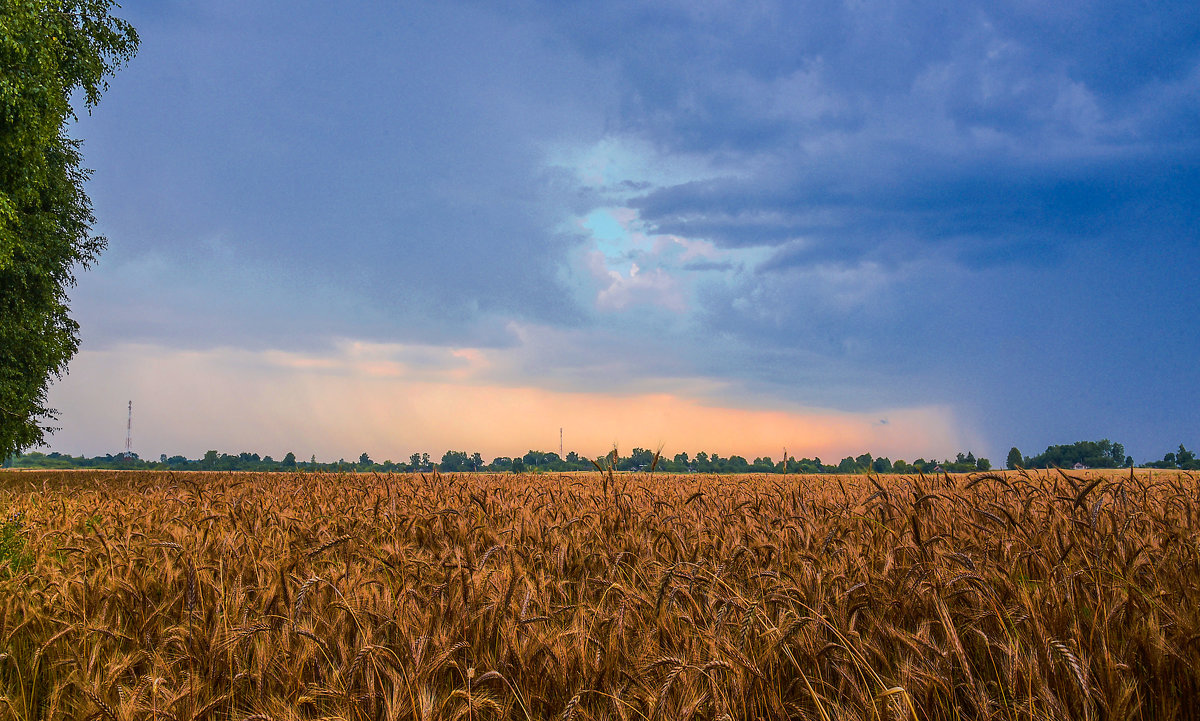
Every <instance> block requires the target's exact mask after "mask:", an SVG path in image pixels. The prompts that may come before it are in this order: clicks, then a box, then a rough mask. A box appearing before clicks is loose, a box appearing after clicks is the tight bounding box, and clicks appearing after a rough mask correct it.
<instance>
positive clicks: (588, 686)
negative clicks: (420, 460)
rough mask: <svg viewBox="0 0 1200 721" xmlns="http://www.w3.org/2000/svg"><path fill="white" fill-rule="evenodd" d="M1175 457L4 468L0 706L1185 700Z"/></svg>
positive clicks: (367, 709) (138, 714) (1189, 651)
mask: <svg viewBox="0 0 1200 721" xmlns="http://www.w3.org/2000/svg"><path fill="white" fill-rule="evenodd" d="M1198 500H1200V494H1198V488H1197V484H1196V479H1195V478H1194V477H1192V476H1190V475H1188V474H1186V473H1171V472H1162V471H1155V472H1153V474H1150V473H1147V472H1146V471H1140V470H1139V471H1137V472H1130V471H1125V472H1122V473H1113V472H1094V471H1084V472H1058V471H1056V472H1050V473H1044V472H1041V473H1036V474H1035V473H1032V472H1028V473H1027V472H1017V473H1014V472H1009V473H1003V474H1001V473H985V474H972V475H963V476H954V475H950V476H946V475H941V476H936V477H933V476H930V477H922V476H918V477H914V476H880V477H865V476H859V477H846V476H784V475H762V476H697V475H686V476H684V475H663V474H649V473H638V474H612V473H606V474H600V473H590V474H561V475H542V474H538V475H533V474H529V475H484V474H478V475H439V474H436V473H435V474H433V475H396V476H379V475H374V474H367V475H353V474H339V475H317V474H313V475H302V474H298V475H283V474H231V473H225V474H200V473H185V474H169V473H121V472H111V471H109V472H91V473H88V472H7V473H3V474H0V514H2V515H0V518H3V519H4V520H3V524H4V525H3V526H2V528H3V535H0V718H2V719H15V720H21V721H25V720H28V719H107V720H109V721H124V720H126V719H148V720H153V719H167V720H169V721H188V720H193V719H212V720H214V721H225V720H239V721H249V720H251V719H261V720H266V719H278V720H280V721H282V720H283V719H345V720H347V721H358V720H364V721H365V720H372V721H374V720H382V719H414V720H417V719H419V720H422V721H428V720H432V719H467V720H468V721H476V720H480V721H482V720H484V719H516V720H524V719H561V720H562V721H571V720H572V719H580V720H582V719H614V720H617V719H619V720H621V721H632V720H635V719H640V720H649V721H658V720H659V719H713V720H716V719H731V720H732V719H819V720H821V721H832V720H834V719H1166V718H1189V717H1198V716H1200V712H1198V711H1197V710H1196V706H1195V704H1197V701H1196V699H1197V697H1198V696H1200V676H1198V673H1197V668H1198V665H1200V532H1198V529H1197V527H1196V522H1197V520H1200V504H1198Z"/></svg>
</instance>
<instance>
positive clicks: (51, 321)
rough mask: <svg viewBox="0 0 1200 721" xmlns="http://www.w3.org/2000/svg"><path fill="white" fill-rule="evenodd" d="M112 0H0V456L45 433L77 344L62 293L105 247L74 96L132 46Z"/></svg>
mask: <svg viewBox="0 0 1200 721" xmlns="http://www.w3.org/2000/svg"><path fill="white" fill-rule="evenodd" d="M113 5H114V3H113V2H112V0H0V457H6V456H8V455H10V454H12V453H15V452H17V451H20V450H22V449H24V448H28V447H30V446H34V445H37V444H39V443H41V442H42V441H43V439H44V434H45V433H46V432H47V430H48V429H47V428H46V426H45V425H44V424H45V422H46V421H48V420H52V419H53V418H54V411H53V410H52V409H50V408H47V407H46V405H45V404H46V391H47V388H48V386H49V383H50V380H51V379H52V378H57V377H61V376H62V374H63V373H64V372H65V371H66V367H67V361H69V360H70V359H71V357H72V356H73V355H74V354H75V351H76V349H77V348H78V347H79V336H78V330H79V326H78V325H77V324H76V323H75V321H74V320H72V319H71V318H70V316H69V315H68V308H67V295H66V289H67V288H69V287H71V286H72V285H74V283H75V276H74V271H75V268H76V266H79V267H83V268H86V267H88V266H89V265H90V264H91V263H93V262H94V261H95V260H96V258H97V257H98V255H99V253H100V251H101V250H102V249H103V248H104V243H105V241H104V239H103V238H100V237H96V236H93V235H91V226H92V223H93V222H94V221H95V218H94V217H93V215H92V205H91V201H90V200H88V197H87V195H86V194H85V193H84V191H83V182H84V180H86V179H87V177H88V171H87V170H85V169H84V168H82V167H81V166H80V155H79V141H78V140H75V139H72V138H70V137H68V136H67V134H66V129H67V124H68V123H69V122H70V121H71V120H73V119H74V117H75V114H74V110H73V109H72V106H71V97H72V95H73V94H75V93H76V92H79V91H82V98H83V100H84V101H85V103H86V105H87V107H88V108H91V107H92V106H94V105H95V104H96V103H97V102H99V100H100V94H101V92H102V91H103V90H105V89H106V87H107V85H106V78H107V77H108V76H109V75H110V74H111V73H112V72H113V71H114V70H115V69H116V68H117V67H118V66H120V65H121V64H123V63H125V62H126V61H128V60H129V59H130V58H131V57H132V56H133V54H134V52H135V51H136V50H137V44H138V37H137V32H136V31H135V30H134V29H133V27H132V26H131V25H129V23H127V22H125V21H123V20H120V19H117V18H114V17H112V16H111V15H109V11H110V9H111V8H112V7H113Z"/></svg>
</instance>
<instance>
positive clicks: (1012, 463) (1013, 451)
mask: <svg viewBox="0 0 1200 721" xmlns="http://www.w3.org/2000/svg"><path fill="white" fill-rule="evenodd" d="M1021 461H1022V458H1021V452H1020V451H1018V450H1017V447H1016V446H1013V447H1012V448H1009V449H1008V460H1006V461H1005V462H1004V467H1005V468H1007V469H1008V470H1010V471H1015V470H1017V467H1018V466H1023V465H1025V464H1024V463H1022V462H1021Z"/></svg>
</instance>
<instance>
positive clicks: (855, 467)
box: [3, 439, 1200, 473]
mask: <svg viewBox="0 0 1200 721" xmlns="http://www.w3.org/2000/svg"><path fill="white" fill-rule="evenodd" d="M1076 465H1078V466H1082V467H1084V468H1127V467H1131V466H1133V465H1134V463H1133V458H1132V457H1130V456H1128V455H1126V454H1125V447H1124V446H1123V445H1122V444H1120V443H1114V442H1112V441H1109V440H1108V439H1104V440H1101V441H1079V442H1076V443H1073V444H1071V445H1058V446H1049V447H1047V448H1046V450H1045V451H1044V452H1042V453H1040V454H1038V455H1036V456H1033V457H1032V458H1031V457H1029V456H1025V455H1022V454H1021V452H1020V451H1019V450H1018V449H1017V448H1015V447H1014V448H1012V449H1011V450H1010V451H1009V452H1008V458H1007V460H1006V463H1005V466H1006V467H1007V468H1009V469H1015V468H1055V467H1057V468H1073V467H1075V466H1076ZM435 466H436V467H437V468H438V470H440V471H442V472H447V473H449V472H461V471H483V472H491V473H505V472H515V473H521V472H525V471H589V470H595V469H596V468H601V469H607V468H610V467H611V468H613V469H614V470H618V471H648V470H650V469H651V468H652V467H653V468H654V469H655V470H658V471H664V472H668V473H868V472H870V473H942V472H946V473H967V472H970V471H987V470H991V468H992V463H991V461H989V460H988V459H987V458H976V457H975V455H974V454H973V453H972V452H970V451H968V452H966V453H958V454H957V455H956V456H955V457H954V458H945V459H942V460H937V459H936V458H931V459H929V460H926V459H924V458H918V459H916V460H915V461H912V462H908V461H905V460H902V459H897V460H894V461H893V460H891V459H890V458H888V457H886V456H879V457H876V456H873V455H871V454H870V453H863V454H862V455H859V456H846V457H845V458H843V459H841V460H840V461H838V462H837V463H825V462H824V461H822V460H821V459H820V458H800V459H797V458H796V457H795V456H791V455H789V456H787V458H786V459H780V460H778V461H776V460H774V459H772V458H771V457H770V456H762V457H757V458H754V459H753V460H747V459H746V458H744V457H743V456H737V455H733V456H728V457H722V456H721V455H719V454H717V453H709V452H705V451H700V452H698V453H696V454H695V455H689V454H687V453H677V454H675V455H674V456H666V455H661V454H656V453H655V452H654V451H651V450H647V449H645V448H634V449H633V450H632V451H631V452H630V453H629V455H624V456H623V455H620V454H618V453H617V452H616V451H615V450H614V451H611V452H609V453H608V454H607V455H603V456H598V457H596V458H588V457H586V456H582V455H580V454H579V453H576V452H574V451H572V452H570V453H567V454H566V455H565V456H563V457H559V454H557V453H553V452H545V451H534V450H531V451H529V452H527V453H525V455H523V456H512V457H509V456H499V457H496V458H493V459H492V460H491V461H490V462H488V461H485V460H484V458H483V457H482V456H481V455H480V454H479V453H470V454H468V453H467V452H465V451H446V452H445V453H443V454H442V456H441V458H440V459H437V458H434V457H431V456H430V455H429V454H428V453H413V454H412V455H411V456H409V457H408V459H407V460H405V461H399V462H396V461H391V460H385V461H382V462H379V461H375V460H372V459H371V457H370V456H369V455H368V454H366V453H363V454H361V455H360V456H359V457H358V459H357V460H346V459H344V458H341V459H338V460H337V461H332V462H325V461H317V459H316V456H310V458H309V459H308V460H306V461H305V460H299V459H297V458H296V454H295V453H290V452H289V453H287V454H286V455H285V456H284V457H283V458H281V459H278V460H276V459H274V458H272V457H271V456H260V455H259V454H257V453H238V454H237V455H230V454H228V453H218V452H217V451H208V452H207V453H205V454H204V456H202V457H201V458H197V459H194V460H193V459H189V458H185V457H184V456H179V455H175V456H170V457H168V456H167V455H166V454H165V453H164V454H162V455H160V456H159V458H158V460H157V461H153V460H148V459H143V458H141V457H139V456H138V455H137V454H136V453H135V454H131V455H130V456H126V455H125V454H117V455H113V454H107V455H103V456H95V457H93V458H85V457H83V456H71V455H65V454H62V453H38V452H33V453H27V454H24V455H18V456H13V457H10V458H8V459H7V460H6V461H5V462H4V464H3V467H5V468H12V467H20V468H107V469H147V470H174V471H260V472H261V471H308V472H316V471H320V472H338V471H346V472H371V471H374V472H377V473H410V472H430V471H432V470H433V469H434V467H435ZM1142 466H1143V467H1148V468H1179V469H1186V470H1200V461H1198V460H1197V459H1196V455H1195V454H1194V453H1193V452H1192V451H1189V450H1187V449H1186V448H1185V447H1184V446H1183V444H1182V443H1181V444H1180V445H1179V450H1178V451H1175V452H1172V453H1167V454H1166V455H1165V456H1164V457H1163V459H1162V460H1161V461H1151V462H1148V463H1144V464H1142Z"/></svg>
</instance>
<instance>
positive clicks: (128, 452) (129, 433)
mask: <svg viewBox="0 0 1200 721" xmlns="http://www.w3.org/2000/svg"><path fill="white" fill-rule="evenodd" d="M125 457H126V458H133V401H129V420H128V421H127V422H126V423H125Z"/></svg>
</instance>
